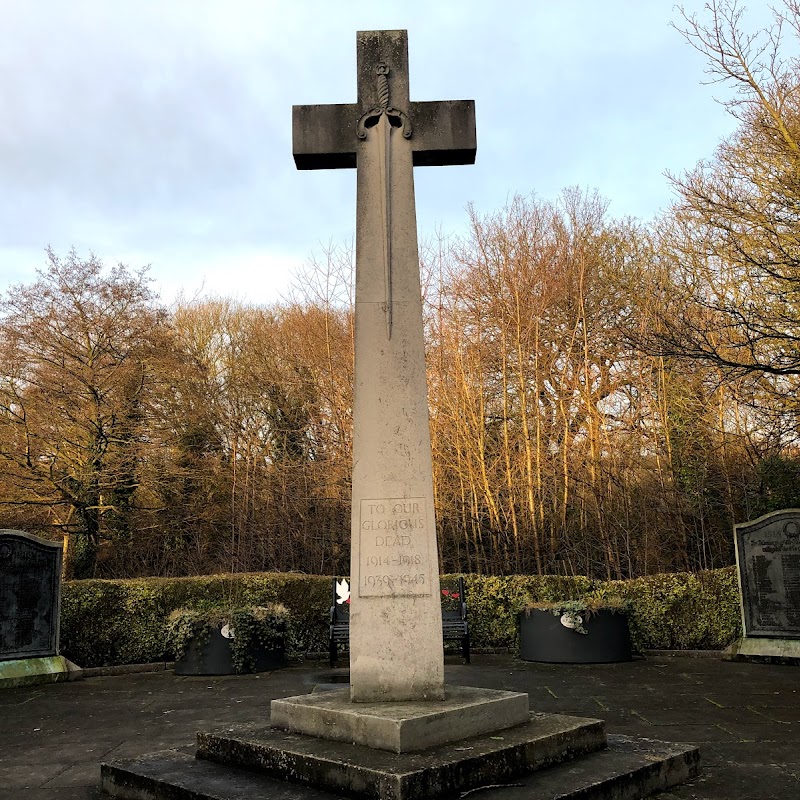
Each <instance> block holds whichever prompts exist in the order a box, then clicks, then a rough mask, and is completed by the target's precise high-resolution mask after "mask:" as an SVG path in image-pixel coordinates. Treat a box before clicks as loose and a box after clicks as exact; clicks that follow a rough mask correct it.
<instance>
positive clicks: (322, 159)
mask: <svg viewBox="0 0 800 800" xmlns="http://www.w3.org/2000/svg"><path fill="white" fill-rule="evenodd" d="M358 116H359V115H358V109H357V107H356V104H355V103H338V104H329V105H315V106H292V153H293V155H294V163H295V165H296V166H297V169H341V168H347V167H355V166H356V143H357V141H358V140H357V138H356V125H357V123H358Z"/></svg>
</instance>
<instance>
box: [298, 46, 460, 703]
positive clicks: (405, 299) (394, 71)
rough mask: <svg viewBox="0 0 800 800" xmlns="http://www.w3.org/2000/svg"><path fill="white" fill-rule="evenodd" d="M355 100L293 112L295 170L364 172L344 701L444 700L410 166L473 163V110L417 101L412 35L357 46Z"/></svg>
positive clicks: (360, 201) (456, 104) (358, 248)
mask: <svg viewBox="0 0 800 800" xmlns="http://www.w3.org/2000/svg"><path fill="white" fill-rule="evenodd" d="M357 65H358V66H357V71H358V100H357V102H356V103H346V104H339V105H317V106H294V107H293V109H292V144H293V151H294V159H295V164H296V165H297V168H298V169H335V168H340V167H356V168H357V173H356V175H357V200H356V332H355V386H354V392H353V394H354V398H353V504H352V516H351V534H352V543H351V565H350V576H351V592H352V594H351V605H350V696H351V700H353V701H355V702H370V701H376V700H384V701H403V700H434V699H439V700H441V699H443V698H444V656H443V649H442V620H441V605H440V598H439V561H438V554H437V546H436V519H435V514H434V507H433V479H432V466H431V443H430V427H429V419H428V397H427V383H426V375H425V343H424V339H423V328H422V302H421V292H420V279H419V254H418V248H417V223H416V211H415V207H414V173H413V167H414V166H434V165H445V164H472V163H474V161H475V150H476V139H475V104H474V102H473V101H471V100H456V101H439V102H417V101H414V102H412V101H411V100H409V89H408V36H407V33H406V31H360V32H359V33H358V34H357Z"/></svg>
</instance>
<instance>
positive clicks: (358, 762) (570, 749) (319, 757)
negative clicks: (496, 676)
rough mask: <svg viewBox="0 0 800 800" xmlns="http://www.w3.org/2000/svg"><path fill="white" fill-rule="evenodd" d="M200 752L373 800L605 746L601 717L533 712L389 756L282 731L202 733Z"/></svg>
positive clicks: (494, 776)
mask: <svg viewBox="0 0 800 800" xmlns="http://www.w3.org/2000/svg"><path fill="white" fill-rule="evenodd" d="M197 744H198V747H197V755H198V756H199V757H200V758H205V759H208V760H210V761H216V762H217V763H221V764H225V765H226V766H232V767H238V768H243V769H248V770H254V771H257V772H263V773H265V774H267V775H271V776H272V777H275V778H281V779H283V780H288V781H293V782H296V783H304V784H306V785H308V786H313V787H315V788H318V789H325V790H327V791H331V792H341V793H344V794H348V795H356V796H359V797H366V798H373V799H374V800H417V799H419V800H433V798H437V797H441V796H442V795H448V794H452V793H455V792H459V791H463V790H466V789H471V788H473V787H476V786H481V785H484V784H492V783H502V782H503V781H507V780H510V779H512V778H515V777H517V776H519V775H526V774H527V773H529V772H532V771H534V770H536V769H539V768H540V767H545V766H548V765H550V764H556V763H558V762H559V761H563V760H565V759H567V758H571V757H574V756H578V755H582V754H585V753H591V752H593V751H595V750H599V749H602V748H603V747H605V746H606V736H605V731H604V728H603V723H602V721H601V720H594V719H582V718H580V717H567V716H560V715H557V714H531V715H530V721H529V722H527V723H525V724H523V725H517V726H516V727H514V728H508V729H506V730H503V731H501V732H499V733H498V735H496V736H479V737H475V738H472V739H463V740H461V741H459V742H457V743H451V744H446V745H443V746H441V747H436V748H432V749H429V750H426V751H424V752H422V753H388V752H386V751H385V750H376V749H374V748H371V747H364V746H363V745H357V744H346V743H344V742H336V741H330V740H326V739H318V738H314V737H311V736H303V735H301V734H296V733H288V732H287V731H282V730H276V729H275V728H264V727H260V728H259V727H252V728H250V729H248V730H246V731H241V730H240V731H237V732H236V733H235V734H230V733H225V734H215V733H199V734H198V735H197Z"/></svg>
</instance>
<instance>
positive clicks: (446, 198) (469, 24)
mask: <svg viewBox="0 0 800 800" xmlns="http://www.w3.org/2000/svg"><path fill="white" fill-rule="evenodd" d="M752 5H753V6H757V7H759V8H758V9H755V8H754V9H753V13H749V14H748V15H747V17H746V18H747V19H748V20H750V21H751V24H752V27H758V26H761V25H764V24H765V23H766V22H767V21H768V20H769V15H768V12H767V9H766V8H761V6H765V5H766V4H764V3H762V2H760V0H753V2H752ZM2 7H3V11H2V28H0V120H2V124H0V291H5V290H6V289H7V288H8V287H9V286H10V285H11V284H14V283H18V282H28V281H30V280H32V279H33V278H34V272H35V269H36V268H37V267H41V266H42V265H43V264H44V256H43V251H44V249H45V248H46V247H47V246H48V245H50V246H52V247H53V248H54V249H55V250H56V251H57V252H58V253H60V254H65V253H66V252H67V251H68V250H69V249H70V248H72V247H74V248H75V249H76V250H77V251H78V253H79V254H81V255H87V254H88V253H89V252H90V251H93V252H94V253H96V254H97V255H98V256H100V257H101V258H102V259H103V260H104V261H106V262H108V263H115V262H117V261H121V262H123V263H126V264H128V265H129V266H132V267H139V266H143V265H146V264H149V265H151V268H150V274H151V276H152V277H153V278H154V279H155V284H156V287H157V288H158V289H159V290H160V291H161V293H162V296H163V297H164V299H165V300H167V301H170V300H172V299H173V298H174V296H175V295H176V293H177V292H179V291H180V290H183V291H184V292H185V294H186V295H188V296H195V295H197V293H199V292H204V293H205V294H207V295H213V294H228V295H233V296H237V297H240V298H247V299H250V300H253V301H256V302H273V301H276V300H278V299H280V297H281V296H282V294H283V293H285V292H286V289H287V287H288V285H289V283H290V280H291V276H292V271H293V270H294V269H296V268H297V267H298V265H301V264H302V263H303V262H305V261H307V260H308V259H309V258H310V257H311V256H312V255H315V254H316V255H318V256H319V255H321V254H322V252H323V251H324V250H325V248H326V247H328V246H330V245H331V244H333V245H337V244H341V243H347V242H349V241H351V240H352V237H353V232H354V226H355V216H354V215H355V173H354V171H352V170H331V171H310V172H298V171H297V170H296V169H295V168H294V163H293V160H292V154H291V106H292V104H293V103H303V104H305V103H343V102H352V101H354V100H355V32H356V30H371V29H381V28H406V29H408V32H409V58H410V73H411V74H410V80H411V94H412V98H413V99H417V100H446V99H469V98H472V99H474V100H475V102H476V116H477V129H478V156H477V161H476V164H475V165H474V166H459V167H437V168H421V169H417V170H416V171H415V180H416V186H417V215H418V219H419V227H420V232H421V235H422V236H423V237H424V236H429V235H431V234H432V233H433V232H434V231H436V230H441V231H443V232H445V233H458V232H460V231H463V230H464V227H465V221H466V214H465V206H466V205H467V203H470V202H471V203H473V204H474V205H475V207H476V208H477V210H478V211H479V212H490V211H493V210H496V209H499V208H500V207H502V205H503V204H504V203H505V202H506V200H507V199H508V198H509V197H510V196H512V195H513V194H515V193H521V194H530V193H535V194H537V195H538V196H539V197H541V198H545V199H550V198H555V197H556V196H557V194H558V193H559V192H560V190H561V189H562V188H564V187H566V186H570V185H576V184H577V185H580V186H584V187H590V188H597V189H598V190H599V191H600V192H601V194H602V195H604V196H605V197H606V198H608V199H609V200H610V201H611V209H610V211H611V214H612V215H618V216H621V215H633V216H637V217H640V218H643V219H648V218H650V217H651V216H652V215H654V214H656V213H657V212H658V211H659V209H662V208H664V207H665V206H666V205H667V204H668V203H669V201H670V197H671V192H670V188H669V184H668V182H667V180H666V178H665V177H664V172H665V171H666V170H670V171H672V172H680V171H681V170H683V169H687V168H689V167H691V166H692V165H693V164H695V163H696V162H697V161H698V160H699V159H701V158H705V157H709V156H710V155H711V154H712V153H713V149H714V146H715V144H716V143H717V142H718V141H719V140H720V138H722V137H723V136H725V135H727V134H729V133H730V132H731V130H732V129H733V120H732V119H731V118H730V117H729V116H728V115H727V114H726V112H725V110H724V108H722V107H721V105H720V104H719V103H717V102H715V98H717V99H721V98H724V97H725V94H724V89H723V88H721V87H719V86H707V85H702V81H703V80H704V78H705V76H704V72H703V70H704V67H705V64H704V61H703V59H702V57H701V56H700V55H699V54H697V53H696V52H695V51H694V50H693V49H692V48H691V47H689V45H688V44H687V43H686V42H685V40H684V39H683V38H682V37H681V36H680V34H678V33H677V32H676V31H675V30H674V29H673V28H672V27H671V26H670V22H673V21H680V17H679V15H678V12H677V10H675V8H674V7H673V4H672V2H671V1H670V0H647V2H643V0H604V2H602V3H600V2H595V0H517V1H516V2H503V0H495V2H491V3H490V2H476V1H475V2H473V0H435V2H432V0H423V1H422V2H417V0H402V2H400V1H399V0H365V1H363V2H362V0H292V2H289V1H288V0H282V1H280V2H267V1H266V0H253V1H252V2H249V0H224V2H223V0H216V1H213V2H212V0H114V2H108V0H30V1H29V2H21V3H20V2H16V3H15V2H11V0H5V2H4V3H3V4H2ZM684 7H685V8H686V10H687V12H690V13H691V12H699V13H700V14H701V15H702V13H703V2H702V0H687V2H685V3H684Z"/></svg>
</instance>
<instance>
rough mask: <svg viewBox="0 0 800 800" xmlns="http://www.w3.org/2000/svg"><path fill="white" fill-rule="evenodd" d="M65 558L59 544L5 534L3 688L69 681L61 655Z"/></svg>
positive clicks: (1, 543) (0, 595) (0, 570)
mask: <svg viewBox="0 0 800 800" xmlns="http://www.w3.org/2000/svg"><path fill="white" fill-rule="evenodd" d="M61 554H62V551H61V545H60V544H59V543H57V542H50V541H47V540H46V539H40V538H38V537H36V536H31V535H30V534H29V533H23V532H22V531H11V530H0V686H12V685H19V684H21V683H33V682H37V681H42V680H47V681H55V680H63V679H66V678H67V677H68V676H69V666H70V665H69V662H67V660H66V659H64V658H63V657H62V656H60V655H59V653H58V628H59V608H60V603H61ZM73 666H74V665H73Z"/></svg>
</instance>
